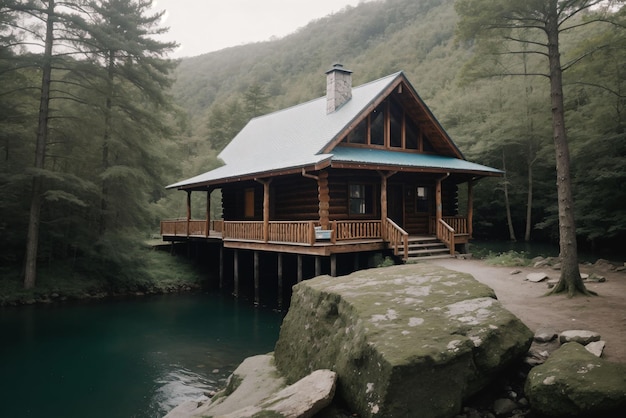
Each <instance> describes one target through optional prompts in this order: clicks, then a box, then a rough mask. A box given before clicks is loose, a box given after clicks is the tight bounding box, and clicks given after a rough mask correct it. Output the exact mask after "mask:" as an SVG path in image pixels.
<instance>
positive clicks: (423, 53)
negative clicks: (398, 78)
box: [173, 0, 466, 123]
mask: <svg viewBox="0 0 626 418" xmlns="http://www.w3.org/2000/svg"><path fill="white" fill-rule="evenodd" d="M453 4H454V1H453V0H378V1H374V2H368V3H364V4H361V5H359V6H357V7H348V8H346V9H344V10H343V11H341V12H338V13H336V14H333V15H330V16H327V17H325V18H322V19H319V20H316V21H313V22H311V23H309V24H308V25H307V26H305V27H303V28H301V29H299V30H298V31H297V32H295V33H294V34H292V35H289V36H287V37H285V38H282V39H278V40H274V41H268V42H259V43H254V44H249V45H243V46H237V47H232V48H227V49H224V50H221V51H217V52H212V53H208V54H204V55H201V56H198V57H193V58H186V59H183V60H182V62H181V63H180V66H179V67H178V70H177V73H176V79H177V81H176V83H175V85H174V89H173V91H174V94H175V97H176V99H177V101H178V102H179V104H180V105H181V106H182V107H183V108H184V109H185V110H187V111H188V112H189V114H190V115H191V116H192V118H193V119H194V120H195V123H198V121H197V119H198V118H200V119H203V118H205V117H206V114H207V109H209V108H210V107H211V105H212V104H213V103H215V102H216V100H217V101H218V102H219V101H220V100H225V99H227V98H229V97H231V96H233V95H236V94H242V93H244V92H245V91H246V90H247V89H249V88H250V86H252V85H260V86H262V87H263V88H264V89H265V91H266V93H267V94H268V95H269V97H270V110H277V109H281V108H284V107H287V106H290V105H293V104H297V103H300V102H303V101H306V100H310V99H312V98H315V97H320V96H322V95H323V94H324V89H325V77H324V72H325V71H326V70H327V69H328V68H330V67H331V65H332V64H333V63H336V62H340V63H342V64H344V66H345V67H346V68H349V69H351V70H352V71H354V74H353V77H354V81H353V83H354V85H359V84H362V83H365V82H368V81H371V80H373V79H376V78H379V77H382V76H385V75H388V74H391V73H393V72H396V71H399V70H402V71H404V72H405V73H406V74H407V75H408V77H409V79H410V80H411V81H412V82H413V84H414V85H415V87H416V89H417V90H418V92H419V93H420V95H421V96H422V97H423V98H424V99H425V100H426V101H427V102H428V103H429V105H431V107H436V106H434V105H435V104H436V96H437V93H438V90H439V89H440V88H441V87H444V86H447V85H449V84H450V83H451V82H452V81H453V80H454V79H455V77H456V75H457V72H458V70H459V68H460V66H461V65H462V63H463V61H464V59H465V57H466V53H465V51H463V50H461V49H457V48H455V47H453V46H452V44H453V35H454V27H455V23H456V15H455V12H454V8H453Z"/></svg>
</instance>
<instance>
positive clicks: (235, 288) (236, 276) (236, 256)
mask: <svg viewBox="0 0 626 418" xmlns="http://www.w3.org/2000/svg"><path fill="white" fill-rule="evenodd" d="M233 251H234V252H233V281H234V283H233V296H235V297H236V298H238V297H239V250H233Z"/></svg>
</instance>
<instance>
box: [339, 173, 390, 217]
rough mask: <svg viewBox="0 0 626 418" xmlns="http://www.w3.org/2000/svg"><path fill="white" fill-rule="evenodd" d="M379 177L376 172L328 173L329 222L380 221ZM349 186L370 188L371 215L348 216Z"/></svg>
mask: <svg viewBox="0 0 626 418" xmlns="http://www.w3.org/2000/svg"><path fill="white" fill-rule="evenodd" d="M380 182H381V178H380V175H379V174H378V173H376V172H371V171H365V170H357V171H349V170H337V171H330V173H329V175H328V187H329V189H330V202H329V204H330V207H329V209H328V212H329V217H330V219H331V220H347V219H353V220H360V219H380ZM350 184H365V185H371V186H372V193H373V195H372V196H371V203H372V205H373V213H371V214H368V215H350V213H349V209H348V206H349V203H348V197H349V196H348V193H349V185H350Z"/></svg>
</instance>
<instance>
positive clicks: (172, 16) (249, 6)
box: [153, 0, 371, 58]
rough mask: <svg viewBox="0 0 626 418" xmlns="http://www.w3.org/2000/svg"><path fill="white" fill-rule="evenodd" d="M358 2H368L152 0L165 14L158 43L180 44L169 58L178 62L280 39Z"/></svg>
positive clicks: (360, 0)
mask: <svg viewBox="0 0 626 418" xmlns="http://www.w3.org/2000/svg"><path fill="white" fill-rule="evenodd" d="M364 1H371V0H154V1H153V7H154V8H155V9H156V10H165V11H166V13H165V16H164V21H163V23H162V25H163V26H167V27H169V28H170V30H169V33H168V35H166V36H164V37H163V38H162V39H163V40H165V41H172V40H173V41H176V42H178V43H179V44H180V47H179V48H178V49H177V50H176V51H174V52H173V53H172V54H171V55H170V56H171V57H172V58H182V57H193V56H197V55H201V54H204V53H207V52H212V51H217V50H220V49H224V48H228V47H231V46H237V45H243V44H247V43H251V42H261V41H267V40H269V39H271V38H273V37H277V38H281V37H284V36H286V35H289V34H291V33H293V32H295V31H296V30H297V29H299V28H301V27H303V26H306V24H307V23H309V22H310V21H312V20H315V19H319V18H322V17H324V16H328V15H330V14H332V13H335V12H338V11H340V10H342V9H344V8H345V7H346V6H357V5H358V4H359V3H363V2H364Z"/></svg>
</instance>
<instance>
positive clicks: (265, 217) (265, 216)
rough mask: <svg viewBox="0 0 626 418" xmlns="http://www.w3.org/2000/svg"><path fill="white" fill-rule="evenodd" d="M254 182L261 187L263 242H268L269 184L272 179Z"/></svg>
mask: <svg viewBox="0 0 626 418" xmlns="http://www.w3.org/2000/svg"><path fill="white" fill-rule="evenodd" d="M255 180H256V181H257V182H259V183H261V184H262V185H263V241H264V242H268V241H269V240H270V183H271V182H272V179H267V180H259V179H255Z"/></svg>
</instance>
